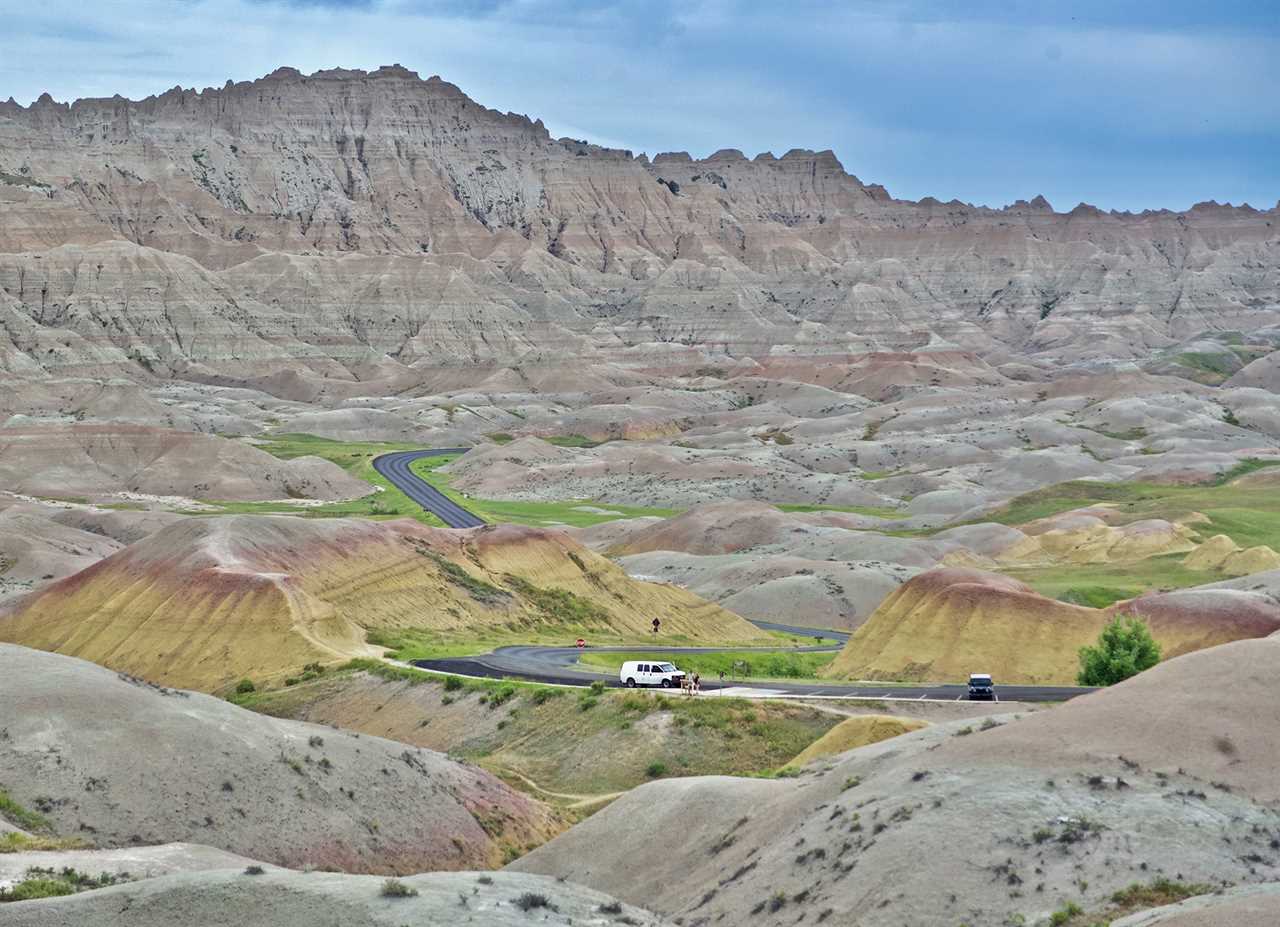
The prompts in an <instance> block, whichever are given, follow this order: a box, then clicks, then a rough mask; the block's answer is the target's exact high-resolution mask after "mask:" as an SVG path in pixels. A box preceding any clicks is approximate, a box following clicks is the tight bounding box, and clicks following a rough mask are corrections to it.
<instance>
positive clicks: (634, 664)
mask: <svg viewBox="0 0 1280 927" xmlns="http://www.w3.org/2000/svg"><path fill="white" fill-rule="evenodd" d="M618 681H619V682H621V683H622V684H623V685H624V686H626V687H627V688H629V689H634V688H635V687H636V686H662V688H664V689H678V688H680V683H682V682H684V673H683V672H682V671H680V670H678V669H676V667H675V664H673V663H657V662H654V661H652V660H628V661H627V662H626V663H623V664H622V669H620V670H618Z"/></svg>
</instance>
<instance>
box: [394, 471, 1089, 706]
mask: <svg viewBox="0 0 1280 927" xmlns="http://www.w3.org/2000/svg"><path fill="white" fill-rule="evenodd" d="M467 450H468V448H465V447H445V448H435V449H433V450H422V451H396V452H394V453H391V454H383V455H381V456H380V457H375V458H374V460H373V468H374V469H375V470H377V471H378V472H379V473H380V474H382V475H383V476H384V477H386V479H387V480H388V481H389V482H390V483H391V484H392V485H393V486H395V487H396V488H397V489H399V490H400V491H401V492H403V493H404V494H405V495H406V496H408V497H409V498H410V499H412V500H413V501H414V502H416V503H418V505H420V506H422V507H423V508H424V509H425V510H426V511H428V512H430V513H432V514H433V515H435V516H436V517H437V518H439V519H440V520H441V521H443V522H444V523H445V524H446V525H448V526H449V527H450V528H478V527H480V526H481V525H483V524H485V520H484V519H483V518H481V517H480V516H479V515H477V514H475V513H474V512H471V511H468V510H467V509H465V508H463V507H462V506H461V505H458V503H456V502H454V501H453V500H452V499H450V498H449V497H448V496H446V495H445V494H444V493H442V492H441V491H440V490H438V489H436V488H435V487H434V486H432V485H431V484H430V483H428V482H427V481H426V480H424V479H422V477H420V476H418V475H417V474H416V473H414V472H413V471H412V470H410V469H409V464H411V463H413V461H415V460H420V459H422V458H423V457H440V456H443V455H445V454H462V453H465V452H466V451H467ZM753 624H755V625H756V626H757V627H759V628H762V629H764V630H767V631H781V632H783V633H785V634H792V635H795V636H796V637H823V638H827V639H834V640H836V641H837V643H836V644H834V645H827V646H813V647H795V648H782V647H774V648H761V652H762V653H768V652H776V651H779V650H797V651H800V652H802V653H804V652H808V653H814V652H821V651H830V650H839V649H840V648H841V647H842V646H843V645H844V642H845V641H847V640H848V639H849V635H848V634H847V633H845V632H842V631H829V630H821V629H815V628H801V627H795V626H793V625H786V624H777V623H775V622H769V621H756V622H753ZM593 649H595V650H597V651H604V652H614V653H621V652H628V651H634V650H641V649H643V646H642V645H636V646H632V647H599V648H593ZM654 649H655V651H659V652H662V653H689V654H695V653H714V652H717V651H720V650H723V649H724V648H723V647H665V646H661V645H660V644H658V643H656V642H655V645H654ZM744 649H749V648H744ZM577 662H578V649H577V648H576V647H535V646H532V645H517V646H511V647H499V648H498V649H497V650H495V651H493V652H492V653H484V654H477V655H476V656H472V657H458V658H453V659H447V660H414V661H413V665H414V666H418V667H421V668H422V669H428V670H434V671H436V672H443V673H457V674H459V675H463V676H484V677H489V678H492V679H502V678H506V677H511V678H513V679H528V680H532V681H534V682H545V683H556V684H560V685H577V686H586V685H590V684H591V683H592V682H595V681H596V680H604V682H605V684H606V685H608V686H612V687H616V686H619V685H621V683H620V682H619V681H618V678H617V677H616V676H614V675H612V674H608V673H594V672H590V671H588V670H582V669H579V668H578V667H577V665H576V664H577ZM729 686H734V687H741V688H748V689H758V690H761V691H768V692H770V693H776V694H778V695H783V696H792V697H796V696H801V697H802V696H806V695H809V696H814V695H820V696H827V697H842V698H881V699H883V698H888V699H945V700H948V701H951V700H958V699H961V698H964V696H965V694H966V691H967V690H966V688H965V686H964V685H963V684H960V683H956V684H950V685H936V686H884V685H879V686H877V685H872V684H868V685H830V684H824V683H801V682H769V683H764V682H742V683H738V682H726V683H724V684H720V683H715V682H710V681H707V682H704V683H703V688H704V689H707V690H714V689H720V688H726V687H729ZM1091 691H1093V690H1092V689H1083V688H1075V687H1071V686H999V687H998V689H997V692H998V694H999V696H1000V698H1001V699H1003V700H1004V701H1009V702H1060V701H1063V700H1065V699H1069V698H1074V697H1075V696H1077V695H1083V694H1085V693H1087V692H1091Z"/></svg>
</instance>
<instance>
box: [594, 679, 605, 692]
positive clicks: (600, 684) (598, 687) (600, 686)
mask: <svg viewBox="0 0 1280 927" xmlns="http://www.w3.org/2000/svg"><path fill="white" fill-rule="evenodd" d="M603 693H604V680H603V679H597V680H596V681H595V682H593V683H591V694H592V695H601V694H603Z"/></svg>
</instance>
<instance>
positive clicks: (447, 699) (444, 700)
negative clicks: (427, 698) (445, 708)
mask: <svg viewBox="0 0 1280 927" xmlns="http://www.w3.org/2000/svg"><path fill="white" fill-rule="evenodd" d="M440 704H441V705H452V704H453V696H452V695H445V696H443V697H441V699H440Z"/></svg>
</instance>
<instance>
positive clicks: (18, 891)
mask: <svg viewBox="0 0 1280 927" xmlns="http://www.w3.org/2000/svg"><path fill="white" fill-rule="evenodd" d="M75 892H76V889H75V886H74V885H72V884H71V883H70V882H68V881H67V880H65V879H49V878H45V877H44V876H34V877H31V878H26V879H23V880H22V881H21V882H19V883H18V884H17V885H15V886H13V888H10V889H7V890H3V891H0V901H32V900H34V899H36V898H57V897H59V896H61V895H74V894H75Z"/></svg>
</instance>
